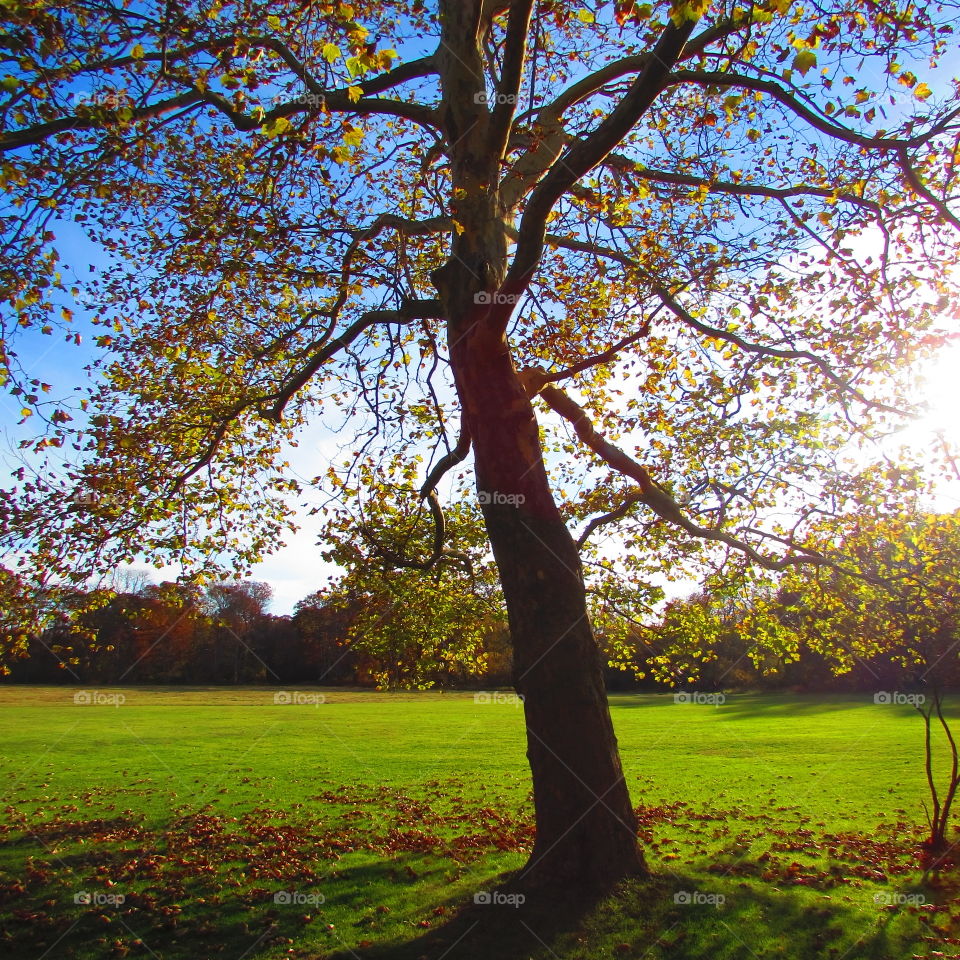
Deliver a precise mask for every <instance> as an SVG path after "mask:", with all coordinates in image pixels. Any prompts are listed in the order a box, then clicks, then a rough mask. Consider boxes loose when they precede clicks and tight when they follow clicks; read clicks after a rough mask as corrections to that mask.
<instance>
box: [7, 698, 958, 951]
mask: <svg viewBox="0 0 960 960" xmlns="http://www.w3.org/2000/svg"><path fill="white" fill-rule="evenodd" d="M76 693H77V691H75V690H73V689H68V688H50V687H44V688H34V687H12V686H6V687H0V783H2V786H0V792H2V796H0V808H2V810H3V813H2V814H0V951H2V956H4V957H10V958H18V960H19V958H29V960H41V958H43V960H53V958H57V960H59V958H74V957H75V958H78V960H86V958H94V957H125V956H129V957H144V958H154V960H205V958H214V957H222V958H225V960H261V958H263V960H265V958H278V957H298V958H321V957H323V958H326V957H337V958H343V960H346V958H350V957H352V958H360V960H407V958H409V960H417V958H420V957H428V958H430V960H441V958H444V957H447V958H451V960H456V958H465V960H474V958H481V957H483V958H489V957H493V956H495V957H498V958H503V960H514V958H516V960H520V958H523V960H527V958H537V960H546V958H559V960H574V958H583V960H587V958H591V960H592V958H595V957H624V958H637V960H640V958H644V960H661V958H662V960H666V958H681V960H682V958H705V960H706V958H730V960H740V958H751V957H756V958H771V957H784V958H791V960H793V958H796V960H801V958H802V960H808V958H816V957H829V958H836V960H857V958H870V960H880V958H889V960H902V958H907V957H913V956H917V957H944V956H946V957H953V956H960V938H955V936H954V935H955V934H957V933H958V931H960V899H955V897H956V896H957V893H958V892H957V890H956V889H955V888H954V885H953V883H952V881H951V880H950V878H944V879H940V880H938V881H934V882H930V883H928V884H926V885H922V884H921V876H920V873H919V871H918V870H917V868H916V860H917V846H918V842H919V840H920V839H921V838H922V829H921V827H922V823H923V819H924V815H923V809H922V806H921V801H922V800H923V799H924V798H925V784H924V775H923V768H922V731H923V727H922V722H921V721H920V719H919V717H918V716H917V715H916V713H915V712H914V711H913V710H912V709H911V708H909V707H907V706H897V705H884V704H880V705H877V704H874V702H873V698H872V697H871V696H869V695H861V696H849V697H840V696H831V697H805V696H752V695H739V696H738V695H730V696H729V697H728V698H727V700H726V702H725V703H723V704H721V705H718V706H711V705H700V704H690V703H686V704H677V703H675V702H674V698H673V697H672V696H670V695H643V696H639V695H638V696H633V695H631V696H614V697H613V699H612V708H613V715H614V723H615V725H616V729H617V734H618V737H619V740H620V745H621V751H622V756H623V761H624V766H625V770H626V773H627V777H628V781H629V783H630V785H631V790H632V794H633V798H634V803H635V804H636V805H637V807H638V812H639V815H640V823H641V831H642V835H643V839H644V841H645V843H646V849H647V856H648V860H649V862H650V865H651V867H652V868H653V870H654V871H655V876H654V878H653V879H652V880H650V881H647V882H639V881H632V882H630V883H627V884H624V885H623V886H622V887H621V888H620V889H618V891H617V892H616V893H615V894H614V895H613V896H612V897H610V898H608V899H607V900H605V901H603V902H600V903H593V904H590V903H576V902H567V903H564V904H543V903H538V902H536V901H533V900H531V901H529V902H525V903H518V902H516V901H517V898H516V896H515V895H514V894H512V893H511V892H510V888H509V886H506V887H503V888H502V889H501V888H500V887H499V884H501V883H502V882H503V881H504V880H505V879H506V875H507V874H508V873H509V871H511V870H514V869H516V868H517V867H519V866H520V865H521V864H522V863H523V861H524V859H525V854H526V852H527V851H528V850H529V848H530V844H531V841H532V817H531V803H530V799H529V776H528V771H527V766H526V760H525V757H524V746H523V713H522V710H521V709H520V708H518V706H517V705H516V704H515V703H512V702H510V701H509V698H491V699H492V700H493V702H475V699H474V696H473V695H472V694H469V693H468V694H461V693H453V694H451V693H447V694H440V693H436V694H434V693H428V694H375V693H359V692H350V691H340V690H322V691H320V690H303V691H297V692H293V691H282V692H278V691H275V690H267V689H262V688H244V689H235V688H234V689H229V688H228V689H202V690H201V689H189V690H170V689H142V688H139V689H116V690H114V689H109V690H107V689H104V690H100V691H92V692H90V691H88V692H87V695H84V694H82V693H81V695H80V697H79V700H81V701H83V700H86V701H90V702H75V699H74V698H75V694H76ZM278 694H279V696H278ZM278 701H280V702H278ZM282 701H288V702H282ZM319 701H322V702H319ZM498 701H499V702H498ZM954 706H955V705H953V704H951V707H954ZM957 713H960V710H958V711H957ZM484 894H486V895H487V896H486V898H485V897H484V896H483V895H484ZM478 895H479V896H478ZM475 898H477V899H479V900H481V901H482V900H484V899H487V900H491V901H494V900H501V901H505V902H502V903H499V904H498V903H483V902H480V903H475V902H474V900H475Z"/></svg>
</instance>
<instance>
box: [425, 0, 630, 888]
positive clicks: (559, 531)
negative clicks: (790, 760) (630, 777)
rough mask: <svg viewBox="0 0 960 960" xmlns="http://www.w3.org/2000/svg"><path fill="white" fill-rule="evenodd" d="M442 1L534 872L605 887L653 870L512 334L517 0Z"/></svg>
mask: <svg viewBox="0 0 960 960" xmlns="http://www.w3.org/2000/svg"><path fill="white" fill-rule="evenodd" d="M440 6H441V22H442V42H441V44H440V47H439V48H438V53H437V56H438V62H439V68H440V76H441V82H442V85H443V92H444V102H443V108H442V111H441V117H442V122H443V126H444V128H445V132H446V136H447V139H448V142H449V144H450V159H451V182H452V187H453V197H454V202H453V204H452V209H451V213H452V216H453V217H454V219H455V220H456V223H457V230H456V231H455V233H454V235H453V238H452V249H451V256H450V259H449V260H448V261H447V263H446V264H445V265H444V266H443V267H441V268H440V269H439V270H436V271H435V272H434V274H433V279H434V282H435V284H436V287H437V291H438V293H439V295H440V298H441V301H442V302H443V305H444V312H445V316H446V318H447V325H448V326H447V337H448V347H449V350H450V360H451V364H452V367H453V374H454V378H455V380H456V385H457V392H458V395H459V397H460V402H461V406H462V411H463V417H464V420H465V423H466V426H467V427H468V429H469V431H470V434H471V437H472V440H473V448H474V460H475V464H476V475H477V490H478V493H479V494H480V495H481V504H482V506H483V515H484V519H485V521H486V526H487V531H488V533H489V535H490V542H491V545H492V547H493V553H494V557H495V558H496V561H497V566H498V567H499V570H500V580H501V583H502V585H503V592H504V596H505V598H506V603H507V613H508V616H509V619H510V632H511V638H512V643H513V659H514V671H515V680H516V686H517V691H518V692H519V693H520V694H521V695H522V696H523V697H524V710H525V713H526V721H527V756H528V758H529V760H530V768H531V771H532V773H533V796H534V806H535V810H536V818H537V839H536V844H535V847H534V851H533V854H532V856H531V858H530V862H529V864H528V866H527V870H526V880H527V881H528V882H530V883H538V884H539V883H542V882H546V883H548V884H550V883H559V884H564V885H582V886H584V887H587V888H590V889H593V890H599V889H602V888H603V887H605V886H607V885H608V884H610V883H613V882H616V881H617V880H619V879H621V878H622V877H624V876H626V875H629V874H636V873H641V872H643V871H644V869H645V868H644V863H643V858H642V855H641V853H640V849H639V845H638V842H637V833H636V820H635V817H634V814H633V810H632V808H631V806H630V796H629V793H628V791H627V787H626V783H625V782H624V779H623V770H622V769H621V766H620V757H619V754H618V753H617V741H616V737H615V736H614V733H613V725H612V723H611V721H610V710H609V707H608V705H607V696H606V691H605V689H604V685H603V669H602V662H601V657H600V651H599V650H598V648H597V644H596V641H595V639H594V636H593V630H592V629H591V626H590V620H589V617H588V615H587V604H586V594H585V590H584V584H583V575H582V571H581V567H580V558H579V556H578V553H577V549H576V546H575V544H574V543H573V540H572V538H571V536H570V533H569V531H568V530H567V528H566V525H565V524H564V522H563V518H562V517H561V515H560V511H559V510H558V509H557V505H556V503H555V501H554V499H553V494H552V492H551V490H550V484H549V481H548V479H547V473H546V470H545V468H544V464H543V456H542V452H541V447H540V438H539V433H538V430H537V422H536V418H535V416H534V412H533V407H532V405H531V403H530V399H529V398H528V397H527V395H526V393H525V391H524V389H523V386H522V385H521V383H520V380H519V378H518V377H517V371H516V369H515V368H514V365H513V362H512V360H511V357H510V350H509V347H508V344H507V341H506V337H505V335H504V332H503V331H504V328H505V326H506V321H507V319H508V317H509V315H510V313H511V312H512V309H513V305H512V303H510V302H506V303H505V302H500V298H499V294H498V293H497V291H499V289H500V286H501V284H502V283H503V280H504V277H505V274H506V268H507V261H508V251H507V224H508V221H510V220H511V219H512V215H511V213H510V211H507V210H505V209H504V208H503V206H502V201H501V198H500V196H499V192H498V186H497V185H498V182H499V177H500V162H501V146H502V145H501V146H498V143H497V131H496V124H495V123H494V121H493V116H492V114H491V113H489V112H488V111H487V107H486V105H485V95H484V90H485V85H484V76H483V63H482V54H481V40H482V36H483V32H484V29H485V26H484V17H486V19H487V20H489V17H490V15H491V11H492V10H493V9H495V8H498V7H502V6H503V5H502V4H500V5H497V4H489V3H488V4H487V5H486V6H484V4H483V3H482V0H443V2H442V3H441V5H440ZM483 10H486V14H485V15H484V14H483V12H482V11H483ZM501 133H502V130H501Z"/></svg>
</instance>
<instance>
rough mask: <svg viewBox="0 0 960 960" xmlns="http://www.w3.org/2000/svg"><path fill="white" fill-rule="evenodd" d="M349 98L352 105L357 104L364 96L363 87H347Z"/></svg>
mask: <svg viewBox="0 0 960 960" xmlns="http://www.w3.org/2000/svg"><path fill="white" fill-rule="evenodd" d="M347 96H348V97H349V98H350V102H351V103H356V102H357V101H358V100H359V99H360V98H361V97H362V96H363V89H362V88H361V87H347Z"/></svg>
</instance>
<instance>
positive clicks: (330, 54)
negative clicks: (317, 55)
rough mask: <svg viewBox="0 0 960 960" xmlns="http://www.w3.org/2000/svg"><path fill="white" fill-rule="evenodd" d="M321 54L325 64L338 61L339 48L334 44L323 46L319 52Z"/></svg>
mask: <svg viewBox="0 0 960 960" xmlns="http://www.w3.org/2000/svg"><path fill="white" fill-rule="evenodd" d="M320 52H321V53H322V54H323V59H324V60H326V61H327V63H333V62H334V61H335V60H339V59H340V48H339V47H338V46H337V45H336V44H335V43H328V44H325V45H324V48H323V50H321V51H320Z"/></svg>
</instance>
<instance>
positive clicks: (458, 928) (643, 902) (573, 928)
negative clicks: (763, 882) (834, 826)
mask: <svg viewBox="0 0 960 960" xmlns="http://www.w3.org/2000/svg"><path fill="white" fill-rule="evenodd" d="M702 882H703V881H702V880H701V881H697V880H694V879H692V878H683V877H678V876H676V875H674V876H671V877H669V878H668V877H664V876H655V877H653V878H651V879H649V880H633V881H628V882H626V883H623V884H621V885H620V886H619V887H618V888H617V889H616V890H615V891H614V892H613V893H611V894H610V895H609V896H608V897H605V898H602V899H600V900H594V901H592V902H591V901H587V900H584V899H582V898H578V897H575V896H571V895H569V894H568V895H563V894H559V895H558V894H553V895H551V896H549V897H546V896H543V895H541V897H540V898H537V897H528V899H527V900H526V901H525V902H523V903H519V904H518V903H516V902H515V901H510V900H509V898H510V896H511V895H512V888H511V887H510V886H509V884H507V885H503V886H501V887H498V888H496V889H493V890H488V891H484V895H485V896H482V897H481V901H482V902H467V903H465V904H461V905H460V907H459V909H457V908H455V909H454V911H453V912H452V913H451V915H450V916H449V917H448V918H447V919H446V920H445V921H444V922H443V923H442V924H440V925H438V926H435V927H432V928H430V929H428V930H424V931H423V932H422V933H419V934H418V935H417V936H415V937H413V938H412V939H410V940H407V941H405V942H403V943H396V942H393V943H381V944H372V945H364V946H360V947H357V948H353V949H343V950H340V951H337V952H334V953H331V954H329V955H326V957H327V958H328V960H481V958H483V960H489V958H490V957H496V958H497V960H594V958H597V957H614V958H617V957H620V958H624V960H750V958H756V960H773V958H778V960H812V958H817V960H820V958H825V960H901V958H902V957H904V956H910V955H911V954H913V953H914V949H912V947H914V946H915V942H913V943H911V941H913V940H914V938H915V937H917V936H918V931H917V930H916V924H915V923H914V922H913V921H912V920H911V921H910V922H909V924H908V929H903V928H900V929H893V927H894V926H895V919H896V918H895V915H894V914H891V913H884V912H883V911H880V910H878V911H869V910H867V911H863V910H858V909H857V908H855V907H852V906H850V905H844V904H840V903H838V902H836V901H833V900H830V899H828V898H818V896H817V895H816V894H815V893H813V892H811V891H809V890H804V891H793V890H778V889H776V888H772V887H757V886H753V887H749V886H748V885H746V884H728V885H727V888H728V892H727V893H726V894H725V895H718V894H716V893H706V892H697V884H698V883H701V884H702ZM684 887H686V889H683V888H684ZM718 897H719V902H718ZM932 949H935V948H932Z"/></svg>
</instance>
